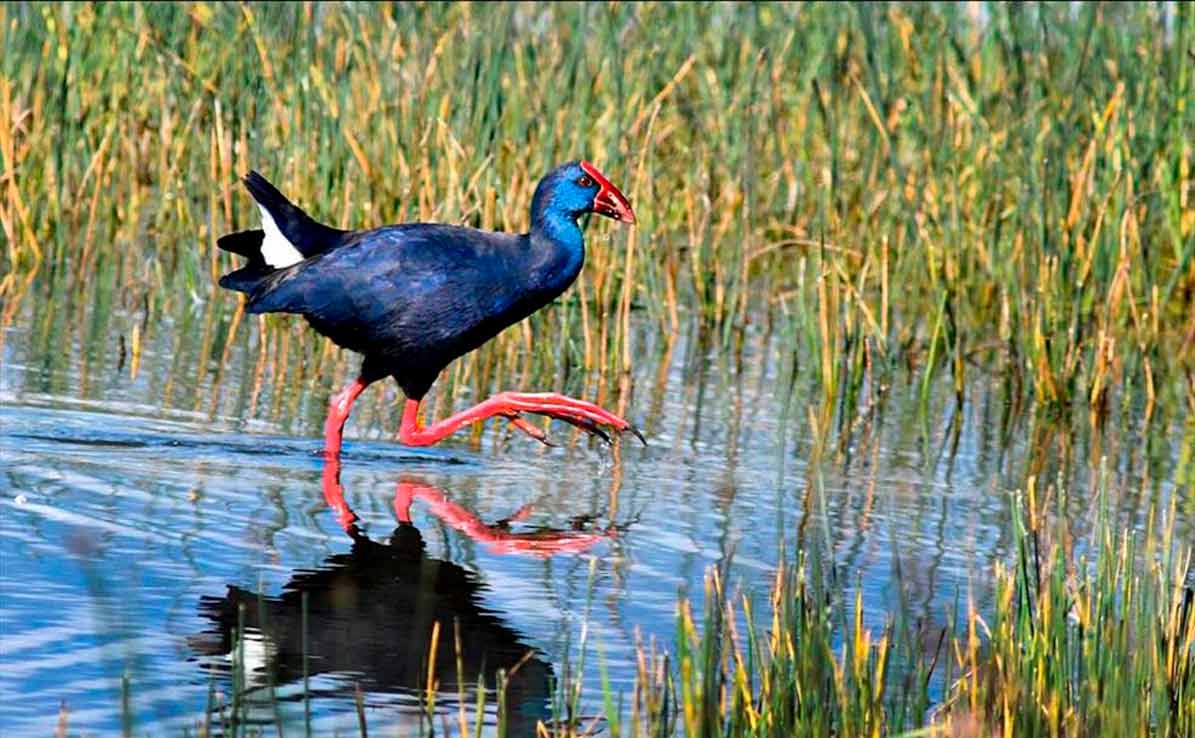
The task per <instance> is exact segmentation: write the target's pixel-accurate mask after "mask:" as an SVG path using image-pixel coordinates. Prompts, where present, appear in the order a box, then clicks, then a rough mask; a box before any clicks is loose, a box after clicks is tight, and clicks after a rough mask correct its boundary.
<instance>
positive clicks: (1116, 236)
mask: <svg viewBox="0 0 1195 738" xmlns="http://www.w3.org/2000/svg"><path fill="white" fill-rule="evenodd" d="M1192 20H1193V11H1192V9H1191V7H1190V6H1189V5H1188V4H1184V3H1178V4H1149V5H1146V4H1136V5H1073V4H1063V5H1055V4H1039V5H1036V6H1032V7H1028V6H1027V7H1021V6H1016V5H970V6H956V5H953V4H943V5H921V4H894V5H883V6H873V5H860V6H855V7H851V6H841V5H836V4H829V5H801V6H790V5H721V4H715V5H703V4H650V3H648V4H640V3H613V4H607V5H588V4H574V5H550V6H548V5H544V6H539V5H527V4H509V5H490V4H462V5H441V4H412V5H398V6H375V5H355V4H338V5H321V4H311V3H306V4H285V5H233V4H214V3H185V4H129V5H124V4H121V5H71V4H68V5H44V4H17V5H6V6H4V7H2V8H0V36H2V38H0V40H2V42H3V49H4V50H3V52H0V53H2V61H0V123H2V125H0V162H2V164H0V166H2V171H0V189H2V190H3V192H4V196H3V198H0V227H2V229H3V233H4V238H5V246H4V249H3V257H2V258H3V262H4V268H3V277H2V278H0V296H2V299H3V313H2V318H3V320H4V322H5V324H11V323H12V322H13V321H14V320H16V319H17V316H18V315H20V314H23V313H22V308H23V306H26V305H27V304H28V303H29V302H30V301H34V302H36V303H39V304H41V305H42V306H46V305H52V306H53V307H54V311H53V312H54V315H53V316H52V317H51V316H48V315H47V316H45V317H44V319H45V320H46V321H60V322H61V323H62V325H63V326H65V327H66V329H67V331H68V333H73V334H74V335H73V340H74V341H76V345H77V343H78V342H82V341H84V340H85V339H86V338H87V337H88V335H87V333H86V332H87V331H88V329H89V327H90V328H91V332H92V334H93V335H92V339H93V340H99V339H98V338H96V335H100V336H102V335H105V331H107V332H109V333H113V334H115V335H117V336H118V337H119V341H120V343H121V346H122V348H123V350H125V351H127V352H128V354H129V356H130V360H129V361H128V362H127V363H125V364H124V366H125V368H126V369H127V370H128V371H129V372H130V373H131V374H132V375H135V374H136V372H137V370H138V361H137V358H138V356H139V353H140V348H141V346H142V345H143V344H144V342H145V341H146V340H147V338H151V337H152V336H151V335H150V334H154V333H156V332H169V331H174V330H177V327H178V324H179V323H180V322H186V323H187V325H186V327H187V328H188V330H189V331H190V333H189V334H187V335H186V336H185V337H182V336H179V337H178V338H177V340H178V341H180V342H181V344H180V350H181V349H184V348H185V347H186V345H189V344H191V343H194V342H196V341H198V343H199V346H198V349H199V352H200V355H201V356H203V357H205V358H204V360H203V361H201V362H200V366H201V370H200V371H201V373H202V376H201V377H200V380H204V379H207V380H209V381H212V382H214V384H215V385H216V391H215V392H214V393H212V396H214V397H219V396H221V394H222V393H225V392H229V391H230V390H228V389H226V388H225V385H230V384H232V382H230V381H229V380H228V379H227V378H226V377H225V376H224V374H223V373H224V371H225V370H226V369H225V367H226V364H227V359H228V356H229V354H230V352H231V351H233V350H234V347H238V346H239V347H249V348H251V349H252V350H253V351H254V352H255V354H256V355H257V356H259V357H261V358H260V361H259V363H258V364H257V365H256V366H255V367H254V368H253V370H252V374H251V378H252V381H251V382H250V387H252V388H253V389H252V391H251V395H250V396H249V397H248V398H246V400H245V402H243V403H241V407H240V409H241V410H242V411H243V412H245V413H247V414H249V415H250V416H253V417H257V418H261V419H265V420H278V419H279V418H286V417H290V416H291V415H293V414H294V413H299V412H302V408H300V407H298V406H297V404H296V403H298V402H299V400H297V399H295V398H298V397H301V396H303V395H304V393H295V392H291V391H288V389H289V388H295V387H299V388H303V389H305V390H307V393H309V394H310V393H314V394H317V395H326V393H327V392H328V391H330V390H331V388H332V387H333V386H334V385H335V384H338V383H339V382H341V381H343V380H344V379H345V377H347V376H348V375H349V374H351V373H352V372H353V371H355V366H353V365H352V364H353V363H355V362H353V361H350V360H349V359H348V358H347V357H345V356H343V355H342V354H341V353H340V352H338V351H336V350H334V349H333V347H331V346H330V345H328V344H327V342H325V341H324V340H323V339H321V338H319V337H316V336H313V335H312V334H310V332H308V331H307V330H306V329H305V326H303V325H302V323H301V322H299V321H295V320H292V319H288V318H280V317H266V318H256V319H246V318H245V316H244V315H243V314H242V312H241V311H240V308H239V304H238V299H239V298H238V297H237V296H235V295H231V294H227V293H224V292H222V291H220V290H218V289H217V288H216V287H215V280H216V278H217V276H218V275H219V274H220V273H221V272H223V271H225V270H228V269H230V268H231V267H232V266H233V259H232V257H231V256H230V255H228V254H223V253H220V252H219V251H218V250H217V249H216V248H215V240H216V238H217V237H218V236H219V235H220V234H222V233H225V232H227V231H230V230H234V229H240V228H244V227H248V226H250V225H252V224H254V223H255V222H256V217H255V213H254V211H253V208H252V207H251V203H250V201H249V198H248V197H247V196H246V195H245V194H244V193H243V192H241V190H240V187H239V184H238V182H237V177H238V175H239V174H241V173H243V172H244V171H246V170H248V169H250V168H256V169H258V170H260V171H263V172H264V173H266V174H267V175H268V176H269V177H270V178H271V179H273V180H274V181H276V182H277V183H278V184H279V185H280V186H281V187H282V189H283V190H284V191H286V192H287V193H289V194H290V195H291V196H292V197H293V198H294V199H295V200H296V201H297V202H299V203H301V204H302V205H303V206H305V207H306V208H307V209H308V210H309V211H311V212H312V213H313V214H314V215H315V216H317V217H318V218H321V219H323V220H325V221H327V222H330V223H332V224H334V225H337V226H345V227H348V226H365V225H370V224H382V223H388V222H395V221H409V220H439V221H448V222H458V223H468V224H472V225H476V226H480V227H484V228H499V229H508V230H521V229H524V228H525V227H526V225H527V223H526V209H527V207H528V203H529V200H530V195H531V192H532V189H533V187H534V185H535V183H536V181H537V180H538V178H539V177H540V176H541V174H542V173H543V172H544V171H546V170H547V169H548V168H549V167H551V166H552V165H553V164H555V163H556V162H558V161H561V160H566V159H570V158H580V157H585V158H589V159H592V160H594V161H596V162H599V163H600V165H601V166H602V167H603V168H604V169H605V170H606V171H607V172H609V173H611V174H612V176H613V177H614V178H615V180H616V181H617V182H618V183H619V184H621V185H623V187H624V189H625V190H626V191H627V192H628V194H629V195H630V197H631V199H632V201H633V202H634V203H635V204H636V207H637V211H638V212H639V214H640V215H641V224H640V225H639V227H637V228H635V229H631V230H627V229H619V228H611V227H610V226H608V225H606V224H604V223H601V224H599V223H592V224H590V228H589V230H590V239H589V252H588V264H587V267H586V269H585V271H584V273H583V276H582V277H581V279H580V280H579V283H578V284H577V285H576V287H575V288H574V289H573V290H571V291H570V293H568V294H567V295H566V297H565V298H564V299H563V300H562V301H561V303H560V304H559V305H558V306H557V308H555V309H552V310H547V311H544V312H543V313H542V314H541V315H537V316H535V317H533V318H532V319H530V320H529V321H527V322H526V323H524V324H523V325H521V326H518V327H516V328H514V329H512V330H510V331H507V333H506V334H504V335H503V336H501V337H500V338H499V339H498V340H497V341H495V342H494V343H493V344H491V345H490V346H488V347H486V348H484V349H483V350H481V351H479V352H477V353H476V354H474V355H473V356H470V357H467V358H465V359H463V360H462V361H460V362H457V363H456V364H455V365H454V366H453V367H451V368H450V369H449V371H448V372H446V376H445V377H444V378H443V380H442V381H441V383H440V387H439V390H440V392H439V396H441V397H444V398H446V400H445V401H444V402H441V403H437V405H438V407H437V410H436V412H438V413H444V412H447V410H448V408H449V406H451V405H453V404H454V403H455V402H456V401H457V400H458V399H459V396H461V395H477V394H481V393H483V392H485V391H487V390H489V389H491V388H492V387H494V386H498V385H508V384H509V383H510V382H512V381H513V380H515V379H519V378H530V377H536V378H542V379H544V380H547V381H550V382H551V383H554V384H556V385H558V386H561V387H562V388H565V389H568V390H570V391H585V392H588V393H590V394H593V395H595V396H597V398H598V399H599V400H601V401H610V402H612V403H613V404H615V405H620V406H625V405H627V404H628V403H629V402H630V398H631V396H632V394H633V390H634V387H633V382H632V381H631V374H630V368H631V366H632V364H633V362H634V361H635V360H636V358H637V357H639V356H641V355H642V352H643V350H644V348H643V346H641V345H640V343H641V342H640V341H637V340H636V337H635V335H634V331H633V330H632V329H631V324H632V321H636V322H639V323H643V324H646V325H648V326H650V327H651V328H652V330H653V331H654V332H655V333H656V334H657V335H658V336H659V337H660V341H659V346H658V347H657V348H656V349H654V350H658V351H663V350H665V349H666V347H667V345H668V343H669V342H670V341H671V337H673V336H675V335H677V334H678V333H680V332H682V331H695V333H696V335H698V336H700V339H701V341H702V343H703V345H706V346H708V347H710V348H711V349H713V350H715V351H716V352H718V353H719V354H721V355H723V356H726V357H728V362H729V365H730V367H731V368H735V365H736V362H741V347H742V345H743V342H744V340H745V336H747V335H749V334H750V333H751V332H752V331H765V332H771V333H775V334H776V335H782V336H784V340H783V341H779V342H777V344H776V346H775V347H774V349H773V351H774V352H775V353H776V355H777V356H782V357H783V356H790V355H795V356H797V357H799V361H798V362H797V363H796V365H795V366H794V371H796V372H797V375H798V377H797V379H798V381H801V382H807V383H809V384H811V385H812V386H814V387H815V388H816V389H817V391H818V393H819V394H820V396H821V397H822V398H823V399H824V402H823V403H822V405H821V407H820V409H818V410H816V411H815V412H812V413H810V414H809V416H808V417H804V416H800V417H799V419H800V421H801V422H805V421H812V423H813V424H814V426H815V429H817V430H818V431H819V432H820V433H822V434H829V433H831V432H832V431H835V430H843V429H849V428H850V425H851V423H852V422H854V421H855V420H856V418H857V416H858V414H859V413H860V412H861V408H866V407H870V406H873V405H874V403H875V402H876V401H877V399H878V398H880V397H882V395H883V394H884V393H885V392H886V390H887V388H889V387H891V386H893V385H894V384H895V383H896V382H898V381H907V382H910V383H911V386H913V387H914V388H916V389H917V391H920V392H921V393H922V394H923V395H928V394H929V392H930V389H931V388H932V387H934V386H935V385H936V384H937V382H936V380H937V379H938V378H939V376H941V377H946V378H948V379H949V384H950V385H951V386H953V388H954V392H955V394H956V397H957V402H958V403H960V404H961V403H963V402H965V401H966V396H965V395H966V387H967V383H966V381H965V380H966V377H967V373H968V371H985V372H992V373H993V374H994V375H996V376H999V377H1002V378H1003V381H1006V382H1008V383H1009V384H1010V385H1011V386H1013V387H1015V388H1016V394H1017V396H1018V397H1019V398H1021V401H1023V402H1024V403H1025V404H1026V405H1027V407H1029V408H1031V409H1032V410H1033V411H1034V412H1035V413H1041V414H1043V415H1045V416H1049V417H1059V416H1061V417H1064V418H1065V417H1070V416H1072V415H1073V414H1074V413H1080V414H1084V415H1086V416H1087V419H1089V420H1091V421H1092V423H1093V424H1094V425H1099V424H1100V423H1101V422H1103V419H1104V418H1105V417H1107V414H1108V412H1109V410H1110V409H1116V408H1117V407H1119V408H1133V409H1134V412H1139V413H1140V414H1142V415H1143V416H1144V417H1145V418H1146V419H1147V420H1152V419H1154V418H1155V417H1156V416H1158V415H1161V416H1164V419H1165V420H1167V421H1168V422H1172V421H1173V418H1174V416H1176V415H1177V414H1179V413H1184V412H1185V413H1190V412H1191V408H1192V407H1195V379H1193V376H1195V369H1193V366H1195V307H1193V306H1195V259H1193V258H1192V256H1193V254H1195V202H1193V198H1192V182H1193V180H1192V159H1193V157H1195V152H1193V150H1192V141H1193V140H1195V138H1193V137H1192V135H1191V133H1192V131H1195V105H1193V104H1192V103H1193V100H1195V94H1193V93H1195V80H1193V77H1195V75H1193V74H1192V72H1191V69H1192V68H1195V65H1193V64H1192V53H1193V52H1192V50H1191V43H1192V42H1191V37H1192ZM97 301H99V303H98V305H97ZM97 308H103V310H101V311H100V312H102V313H103V314H104V315H108V314H117V315H122V316H124V317H122V318H120V319H119V320H115V321H114V324H113V325H111V326H107V327H105V326H96V325H95V323H96V321H97V320H106V319H107V318H99V317H95V315H94V314H95V313H96V312H97ZM183 313H188V317H185V318H184V316H183ZM89 317H90V319H89ZM544 336H550V337H551V338H550V339H549V340H543V339H542V337H544ZM172 338H174V337H173V336H172ZM167 389H170V388H167ZM165 394H166V396H167V398H168V399H169V398H170V397H171V391H167V392H165ZM611 396H612V397H611ZM211 402H212V405H213V406H214V405H215V402H216V400H214V399H213V400H212V401H211ZM288 403H289V404H288ZM195 404H196V408H195V409H197V410H198V409H203V408H201V407H199V406H200V405H204V404H206V403H204V402H202V401H198V400H197V401H196V402H195ZM312 412H315V411H314V410H312ZM392 412H393V408H390V407H387V406H384V405H377V406H376V408H375V415H376V416H377V417H379V418H384V419H386V420H391V419H392V418H391V417H390V416H391V415H392Z"/></svg>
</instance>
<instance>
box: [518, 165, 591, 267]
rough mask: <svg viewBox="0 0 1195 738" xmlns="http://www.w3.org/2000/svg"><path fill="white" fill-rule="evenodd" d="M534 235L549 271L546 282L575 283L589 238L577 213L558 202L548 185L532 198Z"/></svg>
mask: <svg viewBox="0 0 1195 738" xmlns="http://www.w3.org/2000/svg"><path fill="white" fill-rule="evenodd" d="M545 190H546V191H545ZM530 237H531V244H532V246H533V248H535V250H536V251H538V252H540V253H539V254H538V256H540V258H541V259H542V261H541V264H542V267H543V268H544V270H545V272H547V273H545V274H544V275H543V276H544V278H545V281H547V282H556V281H563V282H564V286H567V285H568V284H571V283H572V281H573V280H574V279H575V278H576V276H577V274H578V273H579V272H580V271H581V265H582V264H583V263H584V261H585V239H584V236H583V235H582V233H581V226H579V225H577V213H574V212H569V211H568V210H567V209H565V208H563V207H560V205H559V204H558V203H556V202H554V198H553V197H552V192H551V190H550V189H548V188H543V187H541V188H540V189H538V190H536V193H535V197H534V199H532V201H531V234H530Z"/></svg>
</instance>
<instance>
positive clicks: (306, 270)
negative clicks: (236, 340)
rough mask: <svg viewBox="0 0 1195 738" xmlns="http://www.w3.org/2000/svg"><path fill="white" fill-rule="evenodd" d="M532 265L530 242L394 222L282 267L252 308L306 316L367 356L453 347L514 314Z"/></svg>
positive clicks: (323, 329)
mask: <svg viewBox="0 0 1195 738" xmlns="http://www.w3.org/2000/svg"><path fill="white" fill-rule="evenodd" d="M526 259H527V248H526V237H524V236H515V235H512V234H505V233H491V232H487V231H479V230H474V229H471V228H462V227H455V226H443V225H434V224H410V225H402V226H391V227H388V228H381V229H377V230H374V231H368V232H364V233H362V234H360V235H359V236H358V237H357V238H355V239H354V240H353V241H350V242H349V243H347V244H345V245H344V246H342V247H340V248H338V249H335V250H333V251H329V252H326V253H323V254H319V255H317V256H315V257H313V258H311V259H307V260H306V261H303V262H300V263H299V264H296V265H294V266H293V267H290V268H287V269H284V270H280V271H279V272H278V273H277V274H276V275H274V276H272V277H271V279H270V281H269V282H268V283H267V284H265V285H263V289H262V290H261V291H259V292H258V293H257V294H255V295H254V296H253V299H252V301H251V302H250V304H249V310H250V312H290V313H300V314H303V315H305V316H307V317H308V318H309V319H310V320H311V322H312V324H313V325H315V326H316V327H317V328H318V329H319V330H320V331H321V332H323V333H325V334H327V335H331V337H332V338H333V340H336V341H337V342H338V343H341V345H346V346H348V347H350V348H353V349H354V350H358V351H362V352H365V353H368V351H365V349H364V346H366V345H368V344H378V345H380V344H388V345H390V346H392V347H393V348H394V349H396V350H401V349H407V350H419V349H420V348H421V347H437V346H447V347H451V346H452V345H453V343H454V342H455V341H460V340H461V339H462V336H463V335H465V334H469V333H471V332H473V331H476V330H478V329H479V328H481V327H484V326H487V325H488V324H489V323H491V322H493V321H496V320H501V319H502V317H503V316H506V315H508V314H509V312H510V311H511V309H512V307H514V306H515V305H516V303H518V301H519V300H520V298H521V296H522V294H523V292H524V288H523V283H522V282H520V280H519V276H520V275H521V274H522V273H523V272H524V270H525V262H526ZM521 317H523V316H519V318H521ZM519 318H515V320H517V319H519ZM511 322H513V321H511ZM503 327H504V326H503ZM499 330H500V328H499ZM334 332H335V333H340V334H343V336H344V337H345V339H346V340H344V341H342V340H340V339H339V338H338V337H337V336H336V335H332V333H334ZM494 332H495V333H496V332H497V331H494Z"/></svg>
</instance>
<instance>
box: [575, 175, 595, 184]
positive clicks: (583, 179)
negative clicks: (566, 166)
mask: <svg viewBox="0 0 1195 738" xmlns="http://www.w3.org/2000/svg"><path fill="white" fill-rule="evenodd" d="M577 184H579V185H581V186H582V187H593V180H592V179H590V178H589V175H588V174H582V175H581V178H580V179H578V180H577Z"/></svg>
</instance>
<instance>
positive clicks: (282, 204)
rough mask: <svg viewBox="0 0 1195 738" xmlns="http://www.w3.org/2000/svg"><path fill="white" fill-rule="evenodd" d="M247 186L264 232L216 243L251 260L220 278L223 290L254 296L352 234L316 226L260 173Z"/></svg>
mask: <svg viewBox="0 0 1195 738" xmlns="http://www.w3.org/2000/svg"><path fill="white" fill-rule="evenodd" d="M244 183H245V188H246V189H247V190H249V194H250V195H252V196H253V199H254V200H255V201H256V202H257V208H258V210H260V211H261V228H260V229H255V230H249V231H239V232H237V233H230V234H228V235H227V236H223V237H221V238H220V239H219V240H218V241H216V245H217V246H219V247H220V248H221V249H223V250H225V251H229V252H232V253H234V254H237V255H239V256H243V257H245V258H246V259H248V260H249V263H247V264H246V265H245V266H243V267H241V268H240V269H237V270H236V271H234V272H231V273H229V274H225V275H224V276H223V277H221V278H220V286H221V287H225V288H227V289H230V290H236V291H238V292H246V293H250V294H252V293H253V292H254V291H255V290H256V288H257V287H258V286H259V285H261V283H262V281H263V280H264V279H265V278H266V277H268V276H269V275H270V274H273V273H274V272H275V271H277V270H279V269H285V268H286V267H289V266H293V265H295V264H298V263H299V262H301V261H303V260H304V259H309V258H311V257H313V256H316V255H317V254H322V253H324V252H325V251H330V250H332V249H334V248H336V247H337V246H340V245H341V244H342V243H344V240H345V237H346V236H347V235H348V234H349V231H342V230H339V229H337V228H332V227H330V226H326V225H324V224H322V223H318V222H316V221H315V220H314V219H313V218H312V217H311V216H309V215H308V214H307V213H305V212H303V210H302V209H300V208H299V207H298V206H297V205H295V204H294V203H292V202H291V201H290V200H287V199H286V196H284V195H283V194H282V193H281V192H279V191H278V189H277V188H276V187H274V185H272V184H270V183H269V181H268V180H267V179H266V178H265V177H263V176H261V175H260V174H258V173H257V172H253V171H251V172H249V173H248V174H246V175H245V178H244Z"/></svg>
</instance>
